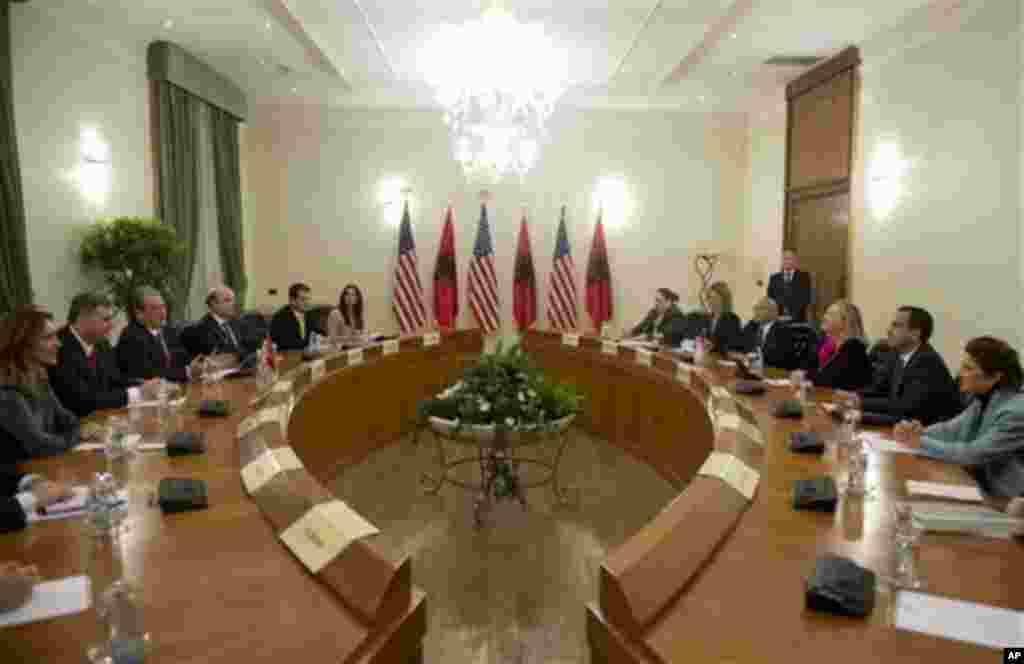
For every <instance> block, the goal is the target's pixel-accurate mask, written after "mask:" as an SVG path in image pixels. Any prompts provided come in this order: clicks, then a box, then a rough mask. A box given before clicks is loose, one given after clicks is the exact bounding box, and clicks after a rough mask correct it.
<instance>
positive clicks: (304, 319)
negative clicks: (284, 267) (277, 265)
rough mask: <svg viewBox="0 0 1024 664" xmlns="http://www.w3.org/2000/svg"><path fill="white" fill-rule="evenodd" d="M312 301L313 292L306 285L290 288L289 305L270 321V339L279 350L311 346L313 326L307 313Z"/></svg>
mask: <svg viewBox="0 0 1024 664" xmlns="http://www.w3.org/2000/svg"><path fill="white" fill-rule="evenodd" d="M312 301H313V297H312V291H311V290H310V288H309V286H307V285H306V284H292V285H291V286H290V287H289V288H288V304H287V305H285V306H283V307H281V308H280V309H278V311H277V313H275V314H274V317H273V318H272V319H271V320H270V338H271V339H272V340H273V342H274V343H275V344H277V349H278V350H280V351H286V350H303V349H304V348H305V347H306V346H307V345H308V344H309V333H310V332H311V331H312V327H313V324H312V321H310V319H309V318H310V317H309V315H308V313H307V312H308V311H309V307H310V304H311V303H312Z"/></svg>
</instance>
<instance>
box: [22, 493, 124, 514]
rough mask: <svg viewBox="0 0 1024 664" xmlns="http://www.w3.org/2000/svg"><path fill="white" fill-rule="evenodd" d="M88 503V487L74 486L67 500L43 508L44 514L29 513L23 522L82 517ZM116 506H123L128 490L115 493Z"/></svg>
mask: <svg viewBox="0 0 1024 664" xmlns="http://www.w3.org/2000/svg"><path fill="white" fill-rule="evenodd" d="M88 502H89V487H87V486H75V487H72V488H71V497H70V498H68V499H67V500H62V501H60V502H59V503H54V504H53V505H49V506H48V507H46V508H44V509H45V513H42V512H31V513H29V514H26V515H25V520H26V521H27V522H28V523H35V522H37V521H53V520H55V519H71V518H74V517H78V516H82V515H83V514H85V512H86V506H87V505H88ZM117 502H118V504H119V505H120V504H124V503H127V502H128V489H121V490H120V491H118V493H117Z"/></svg>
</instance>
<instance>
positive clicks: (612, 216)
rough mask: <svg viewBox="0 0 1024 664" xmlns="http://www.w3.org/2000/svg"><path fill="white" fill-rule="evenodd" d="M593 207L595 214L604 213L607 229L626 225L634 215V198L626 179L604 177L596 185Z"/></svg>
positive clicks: (603, 218)
mask: <svg viewBox="0 0 1024 664" xmlns="http://www.w3.org/2000/svg"><path fill="white" fill-rule="evenodd" d="M593 205H594V211H595V213H596V212H597V211H599V210H600V211H602V220H603V221H604V224H605V226H606V227H607V228H611V229H616V228H621V227H623V226H625V225H626V223H627V222H628V220H629V218H630V217H631V216H632V214H633V209H634V202H633V196H632V194H631V193H630V191H629V185H627V184H626V181H625V179H623V178H620V177H615V176H603V177H600V178H598V179H597V183H596V184H595V185H594V195H593Z"/></svg>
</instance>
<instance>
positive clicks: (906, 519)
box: [891, 501, 922, 588]
mask: <svg viewBox="0 0 1024 664" xmlns="http://www.w3.org/2000/svg"><path fill="white" fill-rule="evenodd" d="M891 514H892V519H893V538H892V540H893V544H894V548H895V558H896V565H895V570H894V574H893V577H892V579H891V580H892V583H893V584H894V585H896V586H898V587H901V588H920V587H921V585H922V581H921V577H920V575H919V574H918V572H917V563H916V561H915V555H914V554H915V552H914V549H915V547H916V546H917V543H918V541H919V540H920V539H921V531H922V528H921V524H920V523H919V522H918V521H917V520H916V519H915V518H914V509H913V503H910V502H907V501H898V502H896V503H894V504H893V505H892V508H891Z"/></svg>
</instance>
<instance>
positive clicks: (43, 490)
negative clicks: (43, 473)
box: [0, 466, 71, 533]
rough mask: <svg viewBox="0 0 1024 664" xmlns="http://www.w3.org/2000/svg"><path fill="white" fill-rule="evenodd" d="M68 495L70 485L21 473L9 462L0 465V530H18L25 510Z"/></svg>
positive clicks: (24, 523) (0, 531)
mask: <svg viewBox="0 0 1024 664" xmlns="http://www.w3.org/2000/svg"><path fill="white" fill-rule="evenodd" d="M70 496H71V487H70V486H67V485H64V484H56V483H55V482H50V481H48V480H45V479H43V478H42V477H40V476H39V475H25V474H23V473H20V472H18V471H17V470H16V469H15V468H14V467H13V466H0V533H8V532H11V531H12V530H21V529H22V528H24V527H25V525H26V524H27V523H28V515H29V514H32V513H34V512H35V511H36V510H38V509H39V508H40V507H49V506H50V505H52V504H54V503H56V502H59V501H61V500H64V499H65V498H68V497H70Z"/></svg>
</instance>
